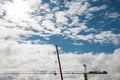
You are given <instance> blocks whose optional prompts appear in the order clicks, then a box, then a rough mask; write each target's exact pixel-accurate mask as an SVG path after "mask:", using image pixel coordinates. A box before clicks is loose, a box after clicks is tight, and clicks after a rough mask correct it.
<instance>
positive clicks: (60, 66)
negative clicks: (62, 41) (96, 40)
mask: <svg viewBox="0 0 120 80" xmlns="http://www.w3.org/2000/svg"><path fill="white" fill-rule="evenodd" d="M56 52H57V58H58V64H59V70H60V76H61V80H63V75H62V68H61V63H60V57H59V51H58V47H57V45H56Z"/></svg>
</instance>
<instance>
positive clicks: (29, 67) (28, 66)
mask: <svg viewBox="0 0 120 80" xmlns="http://www.w3.org/2000/svg"><path fill="white" fill-rule="evenodd" d="M0 45H2V46H1V47H0V63H1V65H0V71H1V72H0V73H4V72H37V71H47V72H50V71H59V70H58V63H57V57H56V52H55V46H54V45H49V44H45V45H38V44H31V43H26V44H18V43H17V42H15V41H3V40H1V41H0ZM119 52H120V49H119V48H118V49H116V50H115V51H114V52H113V53H111V54H106V53H99V54H93V53H92V52H91V53H83V54H74V53H64V54H60V59H61V64H62V70H63V72H64V71H79V72H83V71H84V68H83V64H86V65H87V68H88V71H91V70H93V71H103V70H106V71H107V72H108V74H107V75H88V78H89V80H93V79H98V80H99V79H101V80H109V79H111V80H114V79H115V80H119V79H120V76H118V75H119V74H120V71H119V70H120V68H119V66H120V64H119V60H120V58H119V57H120V54H119ZM10 77H11V78H12V79H11V80H13V79H16V80H20V79H29V80H31V79H32V80H36V79H41V80H44V79H56V80H59V78H60V75H59V74H58V75H57V76H54V75H51V74H45V75H42V74H16V75H13V74H6V75H4V74H1V75H0V79H1V80H3V78H4V79H5V78H6V79H10ZM64 78H65V79H71V80H72V79H83V75H81V74H79V75H72V74H70V75H66V74H64Z"/></svg>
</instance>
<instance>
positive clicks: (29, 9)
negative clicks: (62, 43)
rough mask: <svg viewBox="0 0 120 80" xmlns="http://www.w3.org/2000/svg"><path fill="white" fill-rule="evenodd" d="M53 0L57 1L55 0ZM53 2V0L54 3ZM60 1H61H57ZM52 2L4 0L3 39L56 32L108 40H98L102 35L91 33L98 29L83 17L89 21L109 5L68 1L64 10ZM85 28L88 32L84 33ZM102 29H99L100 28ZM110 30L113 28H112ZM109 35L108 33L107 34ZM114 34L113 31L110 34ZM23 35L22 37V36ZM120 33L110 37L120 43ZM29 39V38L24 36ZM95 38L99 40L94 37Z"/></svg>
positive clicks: (63, 34) (1, 10)
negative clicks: (92, 26) (52, 6)
mask: <svg viewBox="0 0 120 80" xmlns="http://www.w3.org/2000/svg"><path fill="white" fill-rule="evenodd" d="M51 2H54V4H55V2H56V1H54V0H51ZM51 4H52V3H51ZM56 4H57V3H56ZM50 6H51V5H50V4H49V3H44V4H42V1H41V0H36V1H34V0H13V1H9V0H8V1H2V3H0V7H1V9H0V16H1V17H0V22H1V23H0V26H1V28H2V29H1V31H0V33H1V34H0V36H1V39H3V38H4V39H6V38H8V37H9V38H10V39H13V40H22V39H20V38H22V36H26V38H29V36H30V35H37V36H42V37H43V38H46V37H48V38H49V37H50V36H52V35H56V34H59V35H62V36H65V37H68V38H71V39H75V40H76V39H77V40H85V41H87V40H88V41H90V40H91V42H92V41H94V42H100V43H104V41H105V38H106V37H109V36H106V37H102V38H100V39H98V37H97V36H99V35H102V33H100V34H93V33H91V32H93V31H95V32H97V31H98V30H97V29H95V28H90V27H89V26H87V25H86V24H87V22H86V20H83V19H81V18H80V17H81V16H83V15H84V16H85V18H86V19H87V20H88V18H89V20H90V19H92V16H93V14H92V12H97V11H100V10H105V9H106V8H107V5H101V6H99V8H98V7H96V6H91V4H90V3H89V2H87V1H84V0H83V1H77V0H76V1H65V5H64V7H65V8H67V9H66V10H63V11H60V10H59V9H60V8H59V6H60V5H58V6H57V7H56V6H55V7H54V8H51V7H50ZM115 15H116V13H113V14H110V16H109V17H112V18H113V17H114V18H115ZM82 31H84V32H85V33H88V32H89V34H88V35H81V34H79V33H80V32H82ZM98 32H99V31H98ZM108 32H109V31H108ZM107 34H108V33H107ZM110 34H111V33H110ZM21 35H22V36H21ZM115 36H117V37H118V36H119V34H118V35H117V34H113V35H111V37H112V39H110V38H109V39H108V40H110V41H111V42H112V43H113V44H117V43H118V41H119V39H117V37H115ZM24 38H25V37H24ZM94 38H95V39H94Z"/></svg>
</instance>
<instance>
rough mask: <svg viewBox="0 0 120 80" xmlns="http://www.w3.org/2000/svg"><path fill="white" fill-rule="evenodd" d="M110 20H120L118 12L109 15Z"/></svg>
mask: <svg viewBox="0 0 120 80" xmlns="http://www.w3.org/2000/svg"><path fill="white" fill-rule="evenodd" d="M107 16H108V17H109V18H118V17H120V14H119V13H118V12H114V13H110V14H109V15H107Z"/></svg>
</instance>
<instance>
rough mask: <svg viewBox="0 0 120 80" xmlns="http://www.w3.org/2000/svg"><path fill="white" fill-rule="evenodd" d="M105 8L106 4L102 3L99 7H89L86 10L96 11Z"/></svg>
mask: <svg viewBox="0 0 120 80" xmlns="http://www.w3.org/2000/svg"><path fill="white" fill-rule="evenodd" d="M106 8H107V5H102V6H100V7H90V8H89V9H88V11H90V12H91V11H92V12H96V11H100V10H105V9H106Z"/></svg>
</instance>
